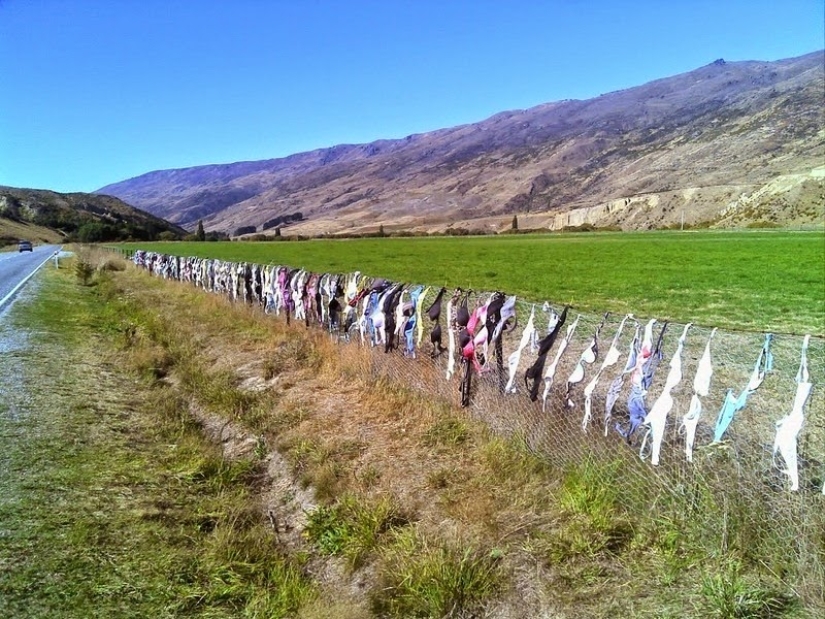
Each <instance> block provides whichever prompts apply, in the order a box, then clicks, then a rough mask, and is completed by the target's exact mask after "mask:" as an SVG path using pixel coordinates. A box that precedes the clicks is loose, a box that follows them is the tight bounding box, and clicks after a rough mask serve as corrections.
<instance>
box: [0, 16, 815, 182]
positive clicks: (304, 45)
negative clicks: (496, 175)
mask: <svg viewBox="0 0 825 619" xmlns="http://www.w3.org/2000/svg"><path fill="white" fill-rule="evenodd" d="M824 23H825V0H781V1H780V0H637V1H636V0H589V1H584V0H567V1H561V0H532V1H528V0H434V1H429V0H269V1H266V0H212V1H210V0H197V1H196V0H0V185H11V186H15V187H30V188H39V189H53V190H55V191H93V190H95V189H98V188H100V187H102V186H104V185H106V184H109V183H114V182H117V181H121V180H124V179H127V178H130V177H133V176H137V175H140V174H143V173H145V172H149V171H152V170H159V169H168V168H182V167H189V166H195V165H202V164H209V163H228V162H232V161H243V160H257V159H269V158H275V157H283V156H286V155H289V154H292V153H296V152H301V151H306V150H311V149H314V148H320V147H325V146H332V145H335V144H341V143H362V142H369V141H372V140H375V139H380V138H399V137H404V136H406V135H409V134H411V133H421V132H425V131H431V130H434V129H440V128H444V127H451V126H454V125H458V124H464V123H470V122H476V121H479V120H482V119H484V118H487V117H488V116H491V115H493V114H495V113H497V112H501V111H504V110H510V109H517V108H526V107H531V106H534V105H537V104H540V103H545V102H548V101H558V100H561V99H586V98H589V97H593V96H597V95H599V94H601V93H605V92H610V91H613V90H618V89H621V88H627V87H630V86H636V85H639V84H642V83H644V82H647V81H650V80H653V79H658V78H661V77H667V76H670V75H674V74H677V73H683V72H685V71H690V70H692V69H695V68H697V67H699V66H702V65H705V64H708V63H710V62H712V61H714V60H716V59H717V58H724V59H725V60H728V61H735V60H778V59H780V58H789V57H793V56H799V55H802V54H806V53H809V52H813V51H816V50H820V49H822V48H823V47H825V26H824V25H823V24H824Z"/></svg>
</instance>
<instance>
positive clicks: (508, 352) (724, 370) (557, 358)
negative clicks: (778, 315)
mask: <svg viewBox="0 0 825 619" xmlns="http://www.w3.org/2000/svg"><path fill="white" fill-rule="evenodd" d="M193 260H194V259H193ZM264 268H265V267H264ZM291 271H292V272H295V271H296V270H294V269H291ZM343 277H346V276H343ZM342 281H343V280H342ZM409 288H411V287H408V289H409ZM438 290H439V288H438V287H429V288H427V289H425V291H423V292H425V293H426V296H425V298H424V300H423V303H422V304H421V305H422V306H423V308H424V310H426V309H427V308H428V307H429V306H430V304H431V303H432V301H433V300H434V299H435V296H436V293H437V292H438ZM451 294H452V291H448V292H447V293H446V294H445V295H444V297H443V306H446V303H447V301H448V299H449V298H450V295H451ZM490 297H491V293H490V292H474V293H469V294H468V295H467V305H468V307H469V309H470V311H472V310H473V309H474V308H476V307H479V306H483V305H484V304H485V303H487V302H488V301H489V299H490ZM514 309H515V318H514V319H511V321H510V322H509V326H510V327H511V328H509V329H506V330H505V331H504V332H503V334H502V335H501V344H500V352H501V357H500V358H501V361H500V362H499V361H498V358H497V357H496V355H495V346H494V345H491V346H490V347H489V349H488V351H487V354H488V357H489V359H485V361H486V365H485V368H484V371H483V372H482V373H480V374H478V373H477V372H476V371H475V370H474V369H472V368H471V369H470V371H471V372H472V376H471V381H470V392H469V394H468V395H469V405H468V406H467V407H466V408H467V411H468V414H469V415H471V416H472V417H473V418H475V419H479V420H482V421H483V422H485V423H486V424H487V425H488V426H489V427H490V428H491V430H492V431H493V432H495V433H498V434H500V435H503V436H509V437H511V436H518V437H521V438H523V440H524V441H525V443H526V444H527V446H529V448H530V449H531V450H532V451H533V452H535V453H536V454H539V455H540V456H541V457H543V458H546V459H547V460H548V461H549V462H550V463H552V465H553V466H557V467H560V468H568V467H571V466H575V465H577V464H581V463H582V462H583V461H589V462H596V463H602V464H605V465H609V466H604V467H602V468H597V470H601V471H605V473H604V475H605V478H604V479H603V480H601V482H602V483H605V484H614V485H617V486H618V487H619V488H620V489H621V491H622V492H627V493H633V494H634V495H635V496H643V497H646V498H647V500H649V501H650V505H651V508H654V506H661V505H663V504H665V503H670V504H672V505H677V506H680V507H679V509H685V510H689V511H690V510H692V512H691V513H693V514H694V516H693V517H695V518H699V519H701V518H707V519H708V524H709V526H714V525H713V524H712V523H711V520H712V519H713V518H717V517H718V515H719V513H720V512H722V511H725V512H729V511H730V510H736V511H737V514H738V519H739V522H743V523H744V526H745V527H748V528H749V529H750V532H749V533H748V535H749V536H750V538H752V540H753V543H754V544H755V545H759V544H762V543H764V544H766V543H768V542H767V541H766V540H771V542H770V543H772V544H774V545H775V546H776V548H775V549H774V552H780V553H783V555H784V556H785V557H786V558H787V557H788V556H790V557H791V559H792V562H793V561H795V562H796V563H797V565H798V569H799V571H800V572H802V571H805V570H807V571H809V572H810V571H813V573H815V574H818V575H819V576H818V579H819V582H822V579H823V576H825V567H823V566H824V565H825V558H823V553H825V550H823V548H825V546H823V543H824V542H823V540H824V539H825V531H823V519H822V517H821V514H822V512H823V502H825V496H823V495H825V399H824V398H823V393H824V392H825V387H823V383H825V339H823V338H822V337H805V336H799V335H786V334H774V335H772V336H770V337H767V338H766V335H767V334H763V333H750V332H735V331H724V330H721V329H720V330H716V329H712V328H709V327H707V326H699V325H691V326H687V325H684V324H676V323H669V324H667V325H666V328H665V330H664V333H663V334H662V328H663V327H664V326H665V325H664V324H663V323H659V322H655V323H652V324H649V323H650V322H651V321H650V319H648V318H641V317H633V316H624V315H615V314H605V315H593V314H588V313H584V312H578V311H577V310H576V309H575V308H569V310H568V313H567V317H566V321H565V323H564V324H563V325H562V326H561V328H560V329H559V330H558V336H557V339H556V341H555V343H554V345H553V347H552V348H551V349H550V351H549V353H548V354H547V357H546V361H545V365H544V368H543V371H542V373H541V376H540V377H539V379H538V380H539V381H540V383H539V389H538V397H537V399H536V400H535V401H532V400H531V399H530V397H529V393H528V387H527V385H526V384H525V380H524V377H525V373H526V372H527V369H528V368H529V367H531V366H532V365H533V364H534V363H535V361H536V359H537V347H536V343H537V341H538V340H541V339H542V338H543V337H544V336H545V335H547V333H548V332H549V330H550V327H551V326H552V322H553V319H554V316H555V317H557V316H558V315H559V314H561V313H562V311H563V307H561V306H559V305H556V304H553V303H552V302H550V303H547V302H542V301H535V302H534V301H531V300H523V299H518V300H517V301H516V303H515V306H514ZM531 315H532V321H531V320H530V317H531ZM280 319H283V316H281V318H280ZM419 320H420V321H421V323H423V338H422V339H421V341H420V344H418V345H417V346H416V349H415V354H414V356H413V355H410V354H409V353H405V346H404V341H403V338H402V341H401V342H399V345H398V347H397V348H396V349H395V350H392V351H390V352H385V350H384V346H372V345H371V344H370V343H366V344H364V343H362V338H361V336H360V333H359V332H358V330H357V329H356V328H352V329H349V330H348V331H345V330H344V328H345V326H346V325H344V324H343V322H342V323H341V324H340V325H339V326H337V328H336V329H334V330H333V334H332V335H333V337H335V338H336V339H338V340H339V341H340V342H341V345H347V346H364V345H366V346H372V350H373V354H372V356H371V372H372V373H373V374H374V376H375V377H385V378H387V379H389V380H391V381H397V382H398V383H399V384H403V385H407V386H409V387H412V388H414V389H416V390H419V391H420V392H422V393H424V394H426V395H427V396H428V397H433V398H443V399H445V400H448V401H451V402H454V403H455V404H460V403H461V400H462V393H461V391H462V388H461V385H462V382H463V381H462V379H463V377H464V373H463V370H464V366H463V365H462V363H461V361H460V355H458V353H457V354H456V357H455V359H454V361H455V371H454V372H453V373H452V375H451V376H450V377H449V378H448V366H449V364H450V359H449V354H448V352H446V351H445V352H442V353H441V354H439V355H437V356H435V357H433V356H432V355H431V351H432V345H431V344H430V339H429V336H430V333H431V331H432V329H433V327H434V325H435V324H436V323H434V322H433V321H431V320H430V319H429V318H428V317H427V314H426V313H425V312H422V313H421V315H420V318H419ZM530 322H532V325H533V326H534V327H535V330H536V333H535V336H534V337H532V338H529V339H528V340H527V342H526V345H525V347H524V348H523V350H522V351H521V354H520V358H519V359H518V360H516V359H515V357H514V356H513V353H514V352H516V351H517V350H518V349H519V347H520V344H522V338H523V335H524V330H525V328H526V327H527V326H528V323H530ZM439 324H440V326H441V329H442V342H443V344H444V346H445V347H446V346H447V341H448V325H447V321H446V313H445V311H444V309H443V308H442V312H441V316H440V318H439ZM648 326H650V331H649V332H648V335H649V336H652V337H651V341H650V343H651V344H652V345H653V347H654V348H655V347H656V344H657V343H660V347H659V353H660V354H659V355H658V367H656V369H655V372H654V373H652V376H650V381H649V384H647V388H646V390H644V391H643V393H641V394H640V393H638V390H637V393H635V396H636V397H635V399H634V398H632V397H631V395H634V394H633V385H632V383H633V371H632V368H633V367H634V366H633V365H632V364H629V363H628V358H629V357H630V356H631V355H632V354H633V352H638V354H639V356H641V355H642V354H643V353H641V352H639V351H638V348H639V347H640V346H642V345H643V340H644V339H645V330H646V328H647V327H648ZM620 327H621V329H620ZM417 329H418V327H416V331H417ZM660 335H661V337H660ZM683 336H684V337H683ZM634 338H638V344H637V346H635V347H634ZM415 339H416V341H418V334H417V333H416V336H415ZM680 340H681V344H680ZM766 343H767V344H768V346H767V347H766ZM594 344H595V345H594ZM456 348H458V345H457V346H456ZM803 348H804V349H805V356H806V358H807V359H806V361H807V363H806V370H807V373H803V372H802V371H801V361H802V358H803ZM560 351H561V352H560ZM632 351H633V352H632ZM706 351H709V357H710V358H709V359H708V358H707V352H706ZM617 353H618V357H617V356H616V355H617ZM703 357H704V360H703ZM606 358H608V361H609V362H610V361H612V362H613V363H612V364H610V363H608V364H605V359H606ZM637 360H638V358H637ZM509 361H514V362H515V365H514V368H515V369H514V376H515V379H514V381H513V382H512V385H510V386H509V389H505V387H507V386H508V379H509V376H510V372H509V368H508V362H509ZM708 361H710V367H711V368H712V374H710V375H708V372H707V370H708ZM674 365H675V366H677V367H676V368H674ZM603 366H604V367H603ZM628 366H630V369H628ZM551 368H552V369H553V370H554V373H553V376H552V381H550V380H546V379H545V376H546V374H547V371H548V369H551ZM697 373H699V376H698V377H697ZM637 378H638V377H637ZM708 378H709V382H708V380H707V379H708ZM594 379H595V380H594ZM669 379H670V380H669ZM677 379H678V380H677ZM703 379H704V380H703ZM800 382H802V383H807V382H810V383H812V386H811V387H810V393H809V397H808V398H807V400H806V401H805V402H804V406H803V407H801V408H800V406H799V402H796V406H795V399H796V394H797V391H798V390H800V389H801V390H802V391H806V390H807V387H805V386H803V387H801V388H800V387H799V385H800ZM702 383H705V386H704V387H703V384H702ZM611 386H613V387H614V389H613V392H614V394H615V393H618V397H616V398H615V404H614V406H613V408H612V414H611V415H610V416H608V417H607V418H606V415H605V411H606V400H607V398H608V394H609V392H610V391H611ZM615 387H618V391H616V389H615ZM753 387H755V388H753ZM751 388H752V389H751ZM545 389H546V390H547V397H546V399H545V398H544V397H543V396H544V393H545ZM697 390H698V392H699V393H698V394H696V391H697ZM743 393H744V394H745V396H746V401H743V400H745V398H743V397H742V396H743ZM588 394H589V396H590V397H589V400H590V402H589V411H590V415H589V418H587V416H586V412H587V410H588V407H586V400H587V399H588V398H587V396H588ZM803 395H804V394H803ZM668 396H669V397H668ZM638 397H642V399H643V403H644V412H651V410H652V409H654V408H656V409H657V412H658V414H659V419H658V421H656V422H655V423H653V420H651V419H649V418H648V420H647V421H648V423H645V422H644V420H642V422H641V423H639V425H638V427H637V428H636V429H635V431H633V432H632V433H630V432H629V430H630V429H631V427H632V423H633V419H632V417H633V415H632V413H637V414H638V412H639V408H638V405H639V400H638ZM696 398H698V400H699V402H700V403H701V415H700V416H699V417H698V420H696V419H695V412H696V411H695V408H693V409H692V401H693V400H694V399H696ZM800 398H801V396H800ZM660 399H662V402H659V400H660ZM669 400H670V401H672V408H669V409H668V406H667V404H668V401H669ZM742 404H744V406H741V405H742ZM693 406H694V407H695V403H694V404H693ZM723 408H726V409H727V410H726V412H727V413H730V412H733V415H732V417H731V418H730V422H729V425H728V426H727V428H726V429H725V431H724V433H723V434H722V435H721V438H720V437H719V435H718V431H719V429H720V427H721V425H723V424H722V422H720V421H719V419H720V417H724V416H725V415H722V414H720V413H721V411H722V410H723ZM662 411H665V414H666V417H664V416H663V415H662V414H661V412H662ZM800 412H801V413H802V414H803V415H804V421H803V422H802V423H801V428H798V434H797V433H796V431H795V430H796V429H797V426H798V425H799V421H800ZM792 413H793V414H792ZM727 416H728V417H730V415H727ZM692 418H693V419H692ZM786 418H787V419H786ZM783 420H784V421H783ZM637 421H638V417H637ZM694 421H695V423H694ZM794 424H796V426H794ZM651 425H653V426H657V427H658V433H659V435H660V436H661V441H660V442H659V441H657V440H654V439H656V435H657V431H656V429H655V428H651ZM783 425H784V430H783V433H780V435H779V436H780V437H781V441H779V442H780V443H781V445H782V449H779V448H778V446H777V445H776V444H775V443H776V442H777V436H778V430H779V429H780V428H781V427H782V426H783ZM691 426H693V427H695V438H694V442H693V450H692V454H691V456H690V457H689V456H688V454H687V453H686V437H687V435H689V433H690V432H689V429H690V427H691ZM716 439H720V440H716ZM655 443H658V447H654V444H655ZM794 448H795V449H794ZM783 449H784V454H783ZM794 451H796V455H797V462H796V465H797V470H798V472H797V473H795V474H794V473H793V470H794V467H793V462H788V461H786V459H785V457H788V458H789V459H791V460H792V459H793V456H794ZM654 452H658V454H657V455H658V457H654ZM783 455H784V456H785V457H783ZM656 460H658V462H657V463H656V464H654V461H656ZM797 476H798V484H797V483H794V479H796V477H797ZM792 488H795V489H792ZM711 512H713V513H711ZM740 537H741V533H740ZM816 578H817V577H816V576H815V577H814V579H815V580H816ZM818 597H819V599H822V598H823V592H822V586H821V585H820V587H819V591H818Z"/></svg>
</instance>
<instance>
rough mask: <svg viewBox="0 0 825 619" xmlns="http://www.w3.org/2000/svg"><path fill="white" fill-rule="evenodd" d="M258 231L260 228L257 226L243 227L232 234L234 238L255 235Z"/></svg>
mask: <svg viewBox="0 0 825 619" xmlns="http://www.w3.org/2000/svg"><path fill="white" fill-rule="evenodd" d="M257 231H258V228H257V227H255V226H241V227H240V228H235V232H233V233H232V236H243V235H244V234H254V233H255V232H257Z"/></svg>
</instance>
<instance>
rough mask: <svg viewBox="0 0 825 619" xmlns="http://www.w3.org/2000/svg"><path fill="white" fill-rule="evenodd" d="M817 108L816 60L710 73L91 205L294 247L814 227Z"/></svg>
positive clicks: (194, 174)
mask: <svg viewBox="0 0 825 619" xmlns="http://www.w3.org/2000/svg"><path fill="white" fill-rule="evenodd" d="M823 93H825V55H824V52H823V51H817V52H813V53H811V54H806V55H804V56H800V57H798V58H791V59H785V60H779V61H774V62H762V61H741V62H733V63H729V62H725V61H724V60H721V59H720V60H717V61H714V62H711V63H709V64H707V65H704V66H702V67H699V68H698V69H695V70H693V71H689V72H686V73H682V74H679V75H676V76H671V77H665V78H660V79H657V80H653V81H651V82H648V83H646V84H643V85H640V86H635V87H631V88H626V89H622V90H618V91H614V92H611V93H606V94H603V95H600V96H598V97H595V98H592V99H586V100H575V99H568V100H563V101H556V102H549V103H543V104H540V105H538V106H534V107H531V108H528V109H525V110H510V111H504V112H500V113H497V114H494V115H493V116H491V117H489V118H487V119H485V120H483V121H480V122H477V123H469V124H465V125H459V126H456V127H450V128H443V129H438V130H435V131H431V132H426V133H418V134H412V135H409V136H406V137H404V138H398V139H391V140H376V141H373V142H370V143H366V144H341V145H336V146H331V147H328V148H321V149H315V150H312V151H307V152H303V153H295V154H292V155H289V156H287V157H282V158H278V159H270V160H262V161H246V162H235V163H230V164H211V165H207V166H194V167H190V168H180V169H176V170H156V171H153V172H149V173H147V174H144V175H140V176H138V177H135V178H132V179H127V180H125V181H121V182H119V183H115V184H111V185H107V186H106V187H103V188H101V189H100V190H98V192H99V193H111V194H112V195H116V196H118V197H120V198H122V199H124V200H125V201H127V202H129V203H131V204H135V205H136V206H138V207H140V208H143V209H145V210H147V211H149V212H152V213H154V214H156V215H159V216H161V217H164V218H166V219H169V220H171V221H174V222H176V223H180V224H181V225H184V226H187V227H190V228H191V227H193V226H194V225H195V224H196V223H197V221H198V220H199V219H202V220H203V221H204V224H205V225H206V227H207V229H214V230H222V231H231V230H233V229H235V228H237V227H241V226H249V225H254V226H256V227H260V226H261V225H262V224H263V223H264V222H265V221H267V220H269V219H272V218H273V217H276V216H280V215H284V214H287V213H292V212H296V211H299V212H302V213H303V215H304V220H303V221H302V222H299V223H297V224H293V225H292V226H290V230H295V231H296V232H300V233H310V234H319V233H336V232H363V231H369V230H374V229H376V228H377V227H378V226H379V225H384V226H385V228H387V229H410V230H419V231H434V230H439V229H441V230H443V229H444V228H446V227H449V226H467V227H474V228H477V229H485V230H494V231H495V230H500V229H502V228H503V227H506V226H507V224H509V222H510V220H511V219H512V215H513V214H517V215H518V216H519V218H520V219H521V218H522V217H526V218H527V220H529V221H530V222H531V225H534V226H535V227H547V228H555V227H559V226H560V225H565V224H564V222H565V221H567V222H568V224H567V225H577V224H569V222H570V221H581V223H589V224H594V225H612V226H620V227H627V228H638V227H651V226H652V227H666V226H668V225H673V224H674V223H675V221H676V220H677V219H678V218H679V217H685V216H686V219H687V221H688V224H691V225H742V224H747V223H753V222H760V221H762V222H765V223H775V224H777V225H781V224H784V223H787V222H796V223H798V222H802V223H806V222H807V223H817V222H818V221H820V220H821V217H820V215H821V209H819V210H818V209H817V206H819V205H821V200H820V198H821V197H822V173H821V171H820V168H821V167H822V162H823V161H825V129H823V103H822V101H823ZM781 177H787V178H795V179H797V181H798V182H793V183H790V185H791V187H790V188H789V190H792V191H791V192H790V193H791V194H793V201H794V202H793V204H780V203H781V202H782V201H783V200H785V201H786V202H787V196H788V191H789V190H782V191H780V192H779V194H777V193H776V192H770V191H766V190H765V188H766V187H769V186H774V185H775V186H776V187H780V186H781V187H786V185H788V183H781V182H780V183H779V184H778V185H777V183H776V181H777V179H779V178H781ZM772 183H773V185H771V184H772ZM786 189H787V188H786ZM760 192H761V193H760ZM753 195H761V196H763V197H764V198H765V199H764V200H761V201H757V203H754V202H753V200H751V197H752V196H753ZM643 196H657V198H656V199H655V200H652V199H649V198H648V199H642V197H643ZM679 196H682V197H679ZM616 201H619V202H621V203H622V204H624V208H613V207H611V206H610V205H612V204H613V203H614V202H616ZM654 202H655V204H653V203H654ZM739 202H742V205H739V206H742V207H741V208H740V207H739V206H737V205H738V204H739ZM625 203H626V204H625ZM745 203H747V206H744V204H745ZM643 205H644V206H643ZM628 207H630V208H628ZM645 210H646V211H647V213H648V215H649V217H640V216H639V213H640V212H642V211H645ZM677 213H680V215H679V217H677ZM560 216H561V217H560ZM565 216H567V217H566V218H565Z"/></svg>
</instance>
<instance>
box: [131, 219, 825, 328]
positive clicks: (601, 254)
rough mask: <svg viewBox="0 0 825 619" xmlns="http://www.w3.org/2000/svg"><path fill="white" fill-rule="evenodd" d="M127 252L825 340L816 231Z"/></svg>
mask: <svg viewBox="0 0 825 619" xmlns="http://www.w3.org/2000/svg"><path fill="white" fill-rule="evenodd" d="M121 247H125V248H129V249H135V248H137V247H140V248H142V249H148V250H154V251H159V252H164V253H169V254H177V255H182V256H199V257H209V258H221V259H225V260H232V261H247V262H255V263H259V264H288V265H291V266H296V267H297V266H300V267H303V268H306V269H310V270H313V271H332V272H341V273H344V272H351V271H355V270H360V271H361V272H362V273H363V274H364V275H368V276H374V277H386V278H388V279H391V280H396V281H409V282H417V283H426V284H431V285H444V286H447V287H457V286H460V287H464V288H472V289H475V290H493V289H498V290H502V291H504V292H507V293H510V294H517V295H519V296H520V297H522V298H525V299H530V300H536V301H543V300H548V301H550V302H551V303H554V304H570V305H572V306H573V307H575V308H576V309H578V310H579V311H584V312H594V313H601V312H605V311H611V312H633V313H634V314H636V315H637V316H640V317H656V318H659V319H662V320H664V319H667V320H672V321H675V322H693V323H695V324H700V325H706V326H718V327H721V328H725V329H731V330H739V329H741V330H766V331H767V330H769V331H774V332H777V333H803V332H807V333H813V334H816V335H825V235H823V233H822V232H821V231H806V232H794V231H778V230H754V231H690V232H676V231H671V232H648V233H632V234H630V233H604V234H563V235H562V234H556V235H537V236H533V235H531V236H497V237H471V238H450V237H428V238H372V239H357V240H313V241H301V242H231V243H153V244H150V243H143V244H139V245H137V244H129V245H121Z"/></svg>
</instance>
